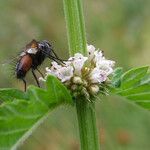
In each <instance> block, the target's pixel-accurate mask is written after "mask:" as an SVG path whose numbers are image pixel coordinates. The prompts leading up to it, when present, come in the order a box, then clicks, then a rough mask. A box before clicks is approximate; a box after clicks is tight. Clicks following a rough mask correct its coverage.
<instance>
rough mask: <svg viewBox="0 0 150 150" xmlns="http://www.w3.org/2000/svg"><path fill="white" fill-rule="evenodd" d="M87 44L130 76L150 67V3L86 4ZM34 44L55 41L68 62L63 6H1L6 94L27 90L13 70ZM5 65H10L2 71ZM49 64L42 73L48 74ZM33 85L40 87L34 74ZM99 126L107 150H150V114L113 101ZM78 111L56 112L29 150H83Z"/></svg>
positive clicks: (100, 108) (6, 0) (35, 0)
mask: <svg viewBox="0 0 150 150" xmlns="http://www.w3.org/2000/svg"><path fill="white" fill-rule="evenodd" d="M83 2H84V15H85V22H86V33H87V41H88V43H89V44H93V45H94V46H95V47H97V48H100V49H102V50H104V52H105V55H106V57H107V58H110V59H113V60H115V61H116V65H117V66H122V67H124V70H127V69H129V68H131V67H135V66H141V65H150V59H149V58H150V19H149V16H150V1H149V0H93V1H91V0H84V1H83ZM32 39H37V40H43V39H47V40H49V41H50V42H51V43H52V45H53V47H54V49H55V51H56V53H57V54H58V55H59V56H60V57H61V58H63V59H65V58H68V44H67V36H66V28H65V20H64V14H63V3H62V1H60V0H58V1H56V0H42V1H40V0H32V1H31V0H25V1H21V0H13V1H12V0H0V63H1V65H0V88H4V87H15V88H19V89H23V84H22V82H20V81H19V80H17V79H15V76H14V69H13V68H14V67H13V66H12V65H11V64H7V63H5V62H8V61H9V60H11V59H12V58H14V57H16V56H17V54H18V53H19V52H20V51H21V49H22V47H24V46H25V45H26V44H27V43H28V42H29V41H31V40H32ZM3 63H4V65H2V64H3ZM49 64H50V61H49V60H47V61H45V62H44V64H43V65H42V66H41V67H40V70H41V71H42V72H44V70H45V69H44V68H45V66H48V65H49ZM27 80H28V84H35V82H34V81H33V78H32V75H31V73H29V75H27ZM97 116H98V126H99V129H100V132H101V134H100V139H101V145H102V149H103V150H149V149H150V143H149V139H150V116H149V113H148V112H147V111H143V110H142V109H140V108H139V107H136V106H135V105H132V104H130V103H126V102H125V101H124V100H120V99H119V98H118V99H116V98H114V99H111V100H110V99H108V100H100V101H99V102H97ZM78 140H79V139H78V130H77V125H76V115H75V110H74V108H68V109H67V108H65V107H62V108H60V109H58V110H56V111H54V112H52V116H50V118H49V119H48V121H47V123H45V124H43V125H42V126H41V127H40V128H39V130H38V132H35V133H34V135H33V136H32V137H31V138H30V139H29V140H28V141H27V142H26V144H25V146H23V147H21V150H22V149H23V150H24V149H29V150H30V149H31V150H32V149H33V150H34V149H35V150H49V149H50V150H78V149H79V143H78Z"/></svg>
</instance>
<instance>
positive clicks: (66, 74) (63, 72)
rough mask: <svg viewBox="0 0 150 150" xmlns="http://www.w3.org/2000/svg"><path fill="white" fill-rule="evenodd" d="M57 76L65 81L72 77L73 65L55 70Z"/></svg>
mask: <svg viewBox="0 0 150 150" xmlns="http://www.w3.org/2000/svg"><path fill="white" fill-rule="evenodd" d="M57 77H58V78H59V79H60V80H61V82H66V81H68V80H70V79H71V78H72V77H73V67H72V66H67V67H62V68H60V69H59V70H58V72H57Z"/></svg>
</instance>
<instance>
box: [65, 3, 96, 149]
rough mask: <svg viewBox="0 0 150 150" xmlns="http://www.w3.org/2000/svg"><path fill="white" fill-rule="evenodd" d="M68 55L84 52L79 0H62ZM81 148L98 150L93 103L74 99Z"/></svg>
mask: <svg viewBox="0 0 150 150" xmlns="http://www.w3.org/2000/svg"><path fill="white" fill-rule="evenodd" d="M63 2H64V12H65V20H66V26H67V34H68V43H69V52H70V55H71V56H72V55H74V54H75V53H77V52H80V53H82V54H86V53H87V50H86V36H85V26H84V18H83V10H82V3H81V0H63ZM76 110H77V117H78V124H79V133H80V143H81V150H99V141H98V134H97V128H96V116H95V106H94V103H92V102H88V101H87V100H86V98H79V99H76Z"/></svg>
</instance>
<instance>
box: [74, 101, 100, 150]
mask: <svg viewBox="0 0 150 150" xmlns="http://www.w3.org/2000/svg"><path fill="white" fill-rule="evenodd" d="M76 109H77V115H78V123H79V131H80V140H81V149H82V150H99V141H98V134H97V128H96V117H95V103H92V102H91V103H90V102H87V100H85V99H78V100H77V101H76Z"/></svg>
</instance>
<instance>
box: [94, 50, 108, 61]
mask: <svg viewBox="0 0 150 150" xmlns="http://www.w3.org/2000/svg"><path fill="white" fill-rule="evenodd" d="M94 55H95V57H94V61H95V63H97V62H99V61H101V60H103V59H105V58H104V57H103V53H102V51H95V52H94Z"/></svg>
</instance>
